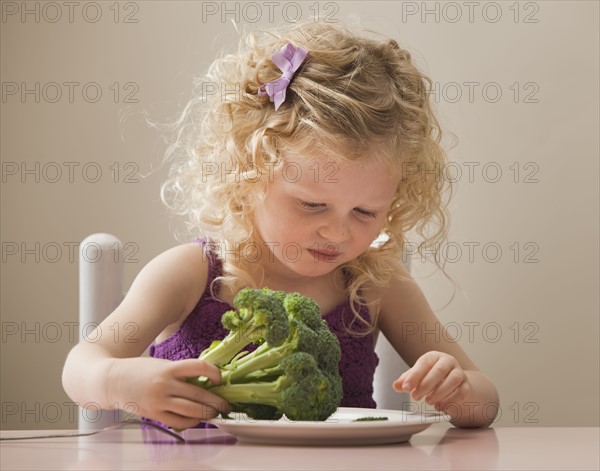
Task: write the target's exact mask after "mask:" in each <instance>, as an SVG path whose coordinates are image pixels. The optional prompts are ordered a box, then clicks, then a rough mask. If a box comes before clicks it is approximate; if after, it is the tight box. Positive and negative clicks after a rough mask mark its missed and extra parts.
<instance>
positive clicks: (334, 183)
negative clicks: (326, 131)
mask: <svg viewBox="0 0 600 471" xmlns="http://www.w3.org/2000/svg"><path fill="white" fill-rule="evenodd" d="M285 162H286V164H285V165H284V167H283V169H282V170H281V171H278V172H274V173H273V174H272V175H270V176H269V182H268V184H267V192H266V195H265V198H264V200H262V201H259V202H258V203H257V204H256V207H255V210H254V220H255V224H256V230H257V231H258V234H259V235H260V237H261V238H262V240H263V241H264V243H265V245H266V246H267V247H268V249H267V250H268V253H267V255H268V259H266V260H265V257H263V261H266V263H268V264H269V266H270V269H271V270H273V269H276V270H277V273H279V274H281V275H284V276H286V277H298V276H300V277H318V276H322V275H325V274H327V273H329V272H331V271H332V270H334V269H335V268H336V267H338V266H340V265H342V264H343V263H346V262H348V261H350V260H353V259H355V258H356V257H358V256H359V255H360V254H362V253H363V252H365V251H366V250H367V249H368V248H369V246H370V245H371V243H372V242H373V240H375V238H376V237H377V236H378V235H379V233H380V230H381V228H382V226H383V224H384V222H385V219H386V217H387V213H388V210H389V208H390V205H391V202H392V199H393V196H394V194H395V191H396V188H397V186H398V184H399V182H400V177H397V178H396V177H393V176H392V174H391V172H390V171H389V169H388V167H387V166H386V165H385V164H382V163H376V164H369V166H366V165H365V164H364V163H362V162H358V161H352V162H344V163H341V164H340V163H337V162H334V161H333V160H331V161H327V160H320V161H319V160H310V159H306V158H302V157H297V156H295V155H292V154H287V155H286V156H285ZM273 264H275V265H273Z"/></svg>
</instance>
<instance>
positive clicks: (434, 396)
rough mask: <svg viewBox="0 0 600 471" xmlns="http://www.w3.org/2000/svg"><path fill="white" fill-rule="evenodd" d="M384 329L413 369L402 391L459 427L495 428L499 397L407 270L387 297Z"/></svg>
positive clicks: (383, 306) (380, 319)
mask: <svg viewBox="0 0 600 471" xmlns="http://www.w3.org/2000/svg"><path fill="white" fill-rule="evenodd" d="M380 299H381V310H380V313H379V317H378V326H379V328H380V329H381V331H382V333H383V334H384V335H385V336H386V338H387V339H388V340H389V341H390V343H391V344H392V346H393V347H394V348H395V349H396V351H397V352H398V354H399V355H400V356H401V357H402V358H403V359H404V360H405V361H406V363H407V364H408V365H410V366H411V368H410V369H409V370H407V371H406V372H404V373H403V374H402V375H401V376H400V377H399V378H398V379H397V380H396V381H395V382H394V385H393V387H394V389H396V390H397V391H406V392H410V393H411V395H412V397H413V399H414V400H421V399H425V401H426V402H427V403H428V404H431V405H434V406H435V408H436V409H437V410H442V411H444V412H445V413H447V414H448V415H450V417H451V418H452V420H451V422H452V424H453V425H455V426H459V427H482V426H489V425H490V424H491V423H492V422H493V420H494V418H495V417H496V413H497V411H498V407H499V404H498V392H497V391H496V387H495V386H494V384H493V383H492V382H491V380H490V379H489V378H488V377H487V376H486V375H484V374H483V373H482V372H481V371H480V370H479V369H478V368H477V366H475V363H473V361H472V360H471V359H470V358H469V356H468V355H467V354H466V353H465V351H464V350H463V349H462V348H461V347H460V345H459V344H458V343H457V342H453V341H451V340H452V337H451V336H450V334H448V333H447V332H446V331H445V329H444V326H443V325H442V324H441V323H440V321H439V320H438V319H437V317H436V316H435V314H434V313H433V311H432V309H431V307H430V306H429V304H428V302H427V300H426V299H425V296H424V295H423V292H422V291H421V289H420V288H419V286H418V285H417V283H416V282H415V280H414V279H413V278H412V277H411V276H410V274H409V273H408V272H407V271H406V269H405V268H404V267H399V268H398V271H397V276H396V277H395V278H394V280H393V281H392V282H391V283H390V286H389V287H387V288H386V289H385V290H384V291H383V292H382V293H381V297H380Z"/></svg>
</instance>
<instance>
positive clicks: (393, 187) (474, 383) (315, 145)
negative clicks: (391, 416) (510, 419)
mask: <svg viewBox="0 0 600 471" xmlns="http://www.w3.org/2000/svg"><path fill="white" fill-rule="evenodd" d="M430 84H431V83H430V81H429V79H428V78H427V77H425V76H424V75H423V74H422V73H420V72H419V70H417V68H416V67H415V66H414V64H413V63H412V61H411V57H410V55H409V54H408V52H406V51H405V50H403V49H401V48H400V47H399V46H398V44H397V43H396V41H394V40H381V39H373V38H368V37H366V36H365V37H363V36H361V35H357V34H354V33H353V32H351V31H350V30H348V29H346V28H343V27H340V26H336V25H333V24H327V23H321V24H320V23H311V24H301V25H297V26H295V27H292V28H289V29H288V31H286V32H284V33H274V32H272V33H264V32H263V33H255V34H251V35H248V36H247V38H246V40H245V41H242V43H241V46H240V51H239V53H238V54H237V55H235V56H226V57H224V58H222V59H220V60H217V61H216V62H215V63H214V64H213V65H212V66H211V68H210V70H209V73H208V75H207V77H206V79H205V80H204V81H202V82H198V84H197V85H198V88H199V90H200V93H198V94H197V95H196V96H195V98H194V99H193V100H192V101H191V102H190V103H189V104H188V106H187V107H186V108H185V110H184V113H183V115H182V117H181V119H180V120H179V121H178V123H177V128H176V133H175V134H176V136H177V139H176V142H175V144H174V145H173V146H171V147H170V150H169V152H170V154H171V155H170V157H171V158H172V159H173V160H174V161H175V163H174V165H173V167H172V172H171V176H170V179H169V181H168V182H167V183H166V184H165V187H164V188H163V190H164V191H163V197H164V199H165V200H167V201H168V204H169V205H170V206H171V207H172V208H174V209H175V210H176V211H177V212H178V213H180V214H184V215H186V216H187V220H188V223H189V224H188V225H189V228H190V230H191V233H192V234H194V237H198V236H201V237H202V238H201V239H198V240H196V241H195V242H194V243H190V244H186V245H182V246H179V247H176V248H173V249H171V250H168V251H167V252H165V253H163V254H161V255H159V256H158V257H156V258H155V259H154V260H152V261H151V262H150V263H149V264H148V265H147V266H146V267H145V268H144V269H143V270H142V271H141V272H140V273H139V275H138V277H137V278H136V279H135V281H134V283H133V284H132V286H131V289H130V290H129V292H128V294H127V296H126V298H125V299H124V301H123V302H122V304H121V305H120V306H119V307H118V308H117V309H116V310H115V311H114V312H113V313H112V314H110V316H109V317H108V318H107V319H106V320H105V321H104V322H103V323H102V324H101V325H100V328H103V327H104V328H105V329H107V328H108V326H113V328H114V326H115V325H116V326H122V327H125V326H131V323H134V324H135V325H136V326H137V328H138V330H137V336H136V338H135V339H133V341H129V342H114V338H115V337H114V336H113V337H111V338H109V337H108V336H103V337H101V338H100V340H99V341H97V342H95V343H91V342H85V341H84V342H81V343H80V344H78V345H77V346H75V347H74V348H73V350H72V351H71V353H70V354H69V356H68V358H67V361H66V364H65V368H64V374H63V385H64V387H65V390H66V391H67V393H68V394H69V396H70V397H71V398H72V399H73V400H74V401H76V402H78V403H80V404H85V403H89V402H94V403H95V404H100V406H102V407H103V408H107V409H108V408H111V407H115V406H117V407H118V405H119V404H121V405H122V404H128V403H135V404H137V406H138V409H139V410H138V412H139V414H140V415H142V416H144V417H146V418H148V419H151V420H155V421H159V422H161V423H163V424H166V425H168V426H171V427H174V428H179V429H183V428H188V427H193V426H196V425H198V423H199V422H201V421H203V420H206V419H209V418H212V417H214V416H215V415H217V414H218V413H219V412H222V411H223V412H225V411H228V407H229V406H228V404H226V403H225V402H224V401H223V400H222V399H220V398H219V397H217V396H215V395H213V394H212V393H210V392H209V391H206V390H204V389H202V388H199V387H197V386H194V385H191V384H189V383H187V382H186V381H185V379H186V378H187V377H190V376H199V375H204V376H206V377H208V378H209V379H210V380H211V381H213V382H219V380H220V373H219V369H218V368H217V367H215V366H214V365H212V364H209V363H206V362H203V361H201V360H198V359H197V357H198V355H199V354H200V352H201V351H202V350H203V349H205V348H206V347H207V346H208V345H209V344H210V343H211V342H212V341H213V340H214V339H218V338H222V337H223V336H224V335H225V330H224V329H223V327H222V326H221V324H220V317H221V315H222V313H223V312H225V311H226V310H229V309H231V304H232V300H233V297H234V296H235V294H236V293H237V292H238V291H239V290H240V289H241V288H242V287H248V286H249V287H254V288H257V287H263V286H267V287H269V288H271V289H275V290H283V291H297V292H300V293H302V294H304V295H306V296H310V297H313V298H314V299H315V300H316V301H317V302H318V303H319V305H320V307H321V312H322V315H323V318H324V319H325V320H326V321H327V322H328V324H329V327H330V328H331V330H332V331H333V332H334V333H335V334H336V335H337V336H338V338H339V340H340V344H341V347H342V360H341V363H340V374H341V376H342V379H343V389H344V397H343V402H342V404H341V405H342V406H348V407H376V404H375V402H374V401H373V397H372V394H373V384H372V383H373V374H374V370H375V367H376V366H377V362H378V358H377V356H376V354H375V352H374V340H375V338H376V336H377V334H378V333H379V332H381V333H382V334H383V335H385V336H386V337H387V338H388V339H389V340H390V342H391V344H392V345H393V346H394V348H395V349H396V350H397V351H398V353H399V354H400V355H401V356H402V357H403V358H404V360H405V361H406V362H407V363H408V364H409V365H411V368H410V369H409V370H408V371H406V372H405V373H404V374H402V375H401V376H400V377H399V378H398V379H397V380H396V381H395V382H394V384H393V385H391V384H390V387H393V388H394V389H395V390H396V391H399V392H400V391H406V392H409V393H410V394H411V395H412V397H413V398H414V399H415V400H420V399H425V400H426V401H427V403H429V404H432V405H434V406H435V408H436V409H438V410H443V411H445V412H446V413H448V414H449V415H450V416H451V417H452V423H453V424H454V425H456V426H467V427H469V426H471V427H477V426H487V425H489V424H490V423H491V422H492V421H493V419H494V417H493V416H490V410H497V408H498V396H497V392H496V389H495V387H494V385H493V384H492V382H491V381H490V380H489V379H488V378H487V377H486V376H485V375H484V374H483V373H482V372H480V371H479V370H478V368H477V367H476V366H475V364H474V363H473V361H471V359H470V358H469V357H468V356H467V355H466V353H465V352H464V351H463V350H462V349H461V347H460V346H459V345H458V344H457V343H456V342H451V341H449V340H448V339H450V336H449V335H448V334H445V335H440V336H439V339H438V340H439V341H437V342H436V341H435V340H436V339H434V338H432V336H431V335H420V332H419V333H418V334H417V335H407V332H408V330H405V327H406V326H411V329H412V330H411V333H412V334H414V326H418V329H420V330H422V332H423V333H424V332H426V331H428V332H431V331H435V329H436V328H438V329H439V324H438V322H439V321H438V320H437V319H436V317H435V315H434V313H433V312H432V310H431V308H430V307H429V305H428V303H427V301H426V300H425V298H424V296H423V294H422V292H421V290H420V289H419V287H418V286H417V284H416V282H415V281H414V280H413V279H412V278H411V276H410V275H409V273H407V271H406V269H405V268H404V266H403V264H402V258H403V247H405V245H406V243H407V239H406V237H407V233H408V232H409V231H411V230H414V231H415V232H416V233H417V234H420V235H421V236H422V237H423V240H424V241H423V245H425V244H427V243H431V242H435V241H437V240H440V239H441V238H442V237H443V236H444V235H445V232H446V226H447V224H446V218H445V205H444V203H443V201H442V195H443V193H444V191H445V185H446V183H447V182H446V181H445V180H444V178H443V174H442V169H443V167H444V163H445V154H444V152H443V151H442V149H441V147H440V139H441V133H440V130H439V126H438V124H437V121H436V119H435V117H434V115H433V113H432V110H431V108H430V104H429V101H428V91H429V86H430ZM432 225H433V226H434V227H435V228H436V231H434V235H433V236H428V234H430V232H429V228H430V227H431V226H432ZM376 239H377V243H374V241H375V240H376ZM104 331H107V330H104ZM123 333H125V332H123ZM118 338H120V339H123V338H127V337H126V336H125V335H123V336H118ZM149 345H150V356H151V357H150V358H148V357H141V355H142V354H143V353H144V351H145V350H146V349H147V347H148V346H149Z"/></svg>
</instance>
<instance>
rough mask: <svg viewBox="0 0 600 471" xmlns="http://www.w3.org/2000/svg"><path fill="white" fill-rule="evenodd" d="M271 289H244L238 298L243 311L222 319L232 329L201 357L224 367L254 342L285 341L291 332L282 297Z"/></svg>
mask: <svg viewBox="0 0 600 471" xmlns="http://www.w3.org/2000/svg"><path fill="white" fill-rule="evenodd" d="M273 293H274V292H273V291H271V290H269V289H266V288H265V289H262V290H251V289H244V290H241V291H240V292H239V293H238V294H237V295H236V297H235V298H234V305H235V306H236V307H237V308H238V311H239V312H236V311H227V312H226V313H225V314H223V317H222V318H221V322H222V323H223V326H224V327H225V328H226V329H228V330H229V331H230V332H229V334H227V336H226V337H225V338H224V339H223V340H216V341H215V342H213V343H212V344H211V345H210V346H209V347H208V348H207V349H206V350H204V351H203V352H202V353H201V354H200V357H199V358H200V359H201V360H205V361H209V362H211V363H214V364H215V365H218V366H222V365H224V364H226V363H227V362H229V361H231V360H232V359H233V358H234V357H235V356H236V355H238V353H239V352H240V351H241V350H242V349H243V348H245V347H246V346H247V345H249V344H251V343H260V342H263V341H264V342H267V343H268V344H269V345H270V346H277V345H280V344H282V343H283V342H284V341H285V339H286V338H287V336H288V335H289V332H290V327H289V322H288V317H287V313H286V311H285V308H284V306H283V302H282V299H281V296H279V295H277V296H275V295H273Z"/></svg>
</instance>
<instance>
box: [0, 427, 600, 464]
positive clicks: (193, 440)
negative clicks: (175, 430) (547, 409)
mask: <svg viewBox="0 0 600 471" xmlns="http://www.w3.org/2000/svg"><path fill="white" fill-rule="evenodd" d="M53 432H57V431H42V432H40V431H39V430H38V431H3V432H2V433H1V436H2V437H7V436H19V435H21V436H22V435H26V434H40V433H53ZM66 432H69V431H66ZM183 435H184V437H185V438H186V440H187V443H185V444H177V443H176V442H175V441H174V440H173V439H171V438H170V437H168V436H166V435H163V434H161V433H160V432H157V431H155V430H140V429H126V430H111V431H107V432H103V433H101V434H99V435H95V436H91V437H75V438H55V439H44V440H27V441H3V442H0V469H2V470H13V469H14V470H16V469H40V470H41V469H44V470H48V469H64V470H74V469H78V470H79V469H144V470H150V469H165V470H168V469H177V470H184V469H194V470H203V469H227V470H230V469H253V470H271V469H272V470H296V469H298V470H300V469H313V470H315V469H318V470H321V469H331V470H366V469H369V470H380V469H381V470H384V469H385V470H387V469H461V470H463V469H478V470H483V469H543V470H551V469H556V470H559V469H560V470H563V469H578V470H584V469H595V470H597V469H599V467H600V462H599V447H600V428H597V427H580V428H568V427H565V428H541V427H539V428H527V427H523V428H517V427H506V428H504V427H498V428H490V429H481V430H469V429H457V428H452V427H450V426H449V424H444V423H441V424H434V425H432V426H431V427H429V428H428V429H427V430H425V431H423V432H421V433H419V434H417V435H414V436H413V437H412V438H411V440H410V442H408V443H403V444H396V445H380V446H364V447H354V448H351V447H318V446H317V447H306V446H298V447H294V446H269V445H251V444H246V443H242V442H238V441H237V440H236V439H235V437H233V436H231V435H228V434H225V433H224V432H222V431H220V430H217V429H192V430H186V431H185V432H184V433H183Z"/></svg>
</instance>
